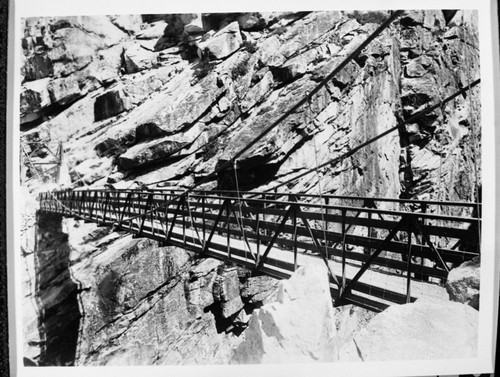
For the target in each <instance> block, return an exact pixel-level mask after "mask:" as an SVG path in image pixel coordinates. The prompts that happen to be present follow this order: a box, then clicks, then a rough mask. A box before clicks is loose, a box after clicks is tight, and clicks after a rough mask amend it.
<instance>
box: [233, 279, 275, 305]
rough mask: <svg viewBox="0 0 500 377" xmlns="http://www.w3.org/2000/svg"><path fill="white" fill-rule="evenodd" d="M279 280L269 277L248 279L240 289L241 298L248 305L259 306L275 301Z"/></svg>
mask: <svg viewBox="0 0 500 377" xmlns="http://www.w3.org/2000/svg"><path fill="white" fill-rule="evenodd" d="M278 287H279V280H277V279H274V278H272V277H270V276H266V275H263V276H255V277H250V278H248V279H247V280H246V281H245V283H244V284H243V287H242V288H241V297H242V298H243V300H244V301H245V302H248V303H249V304H253V305H257V306H261V305H265V304H267V303H270V302H273V301H276V294H277V292H278Z"/></svg>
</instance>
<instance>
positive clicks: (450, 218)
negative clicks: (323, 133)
mask: <svg viewBox="0 0 500 377" xmlns="http://www.w3.org/2000/svg"><path fill="white" fill-rule="evenodd" d="M64 192H65V191H59V193H64ZM82 192H84V193H85V192H87V191H82ZM89 192H103V193H105V192H113V191H107V190H95V191H91V190H89ZM115 192H126V191H124V190H117V191H115ZM133 192H135V193H137V194H153V195H154V194H155V193H154V192H153V191H133ZM193 196H194V197H196V195H191V197H193ZM199 197H200V198H201V197H205V198H209V199H218V200H226V199H229V200H235V199H238V197H234V196H222V195H221V196H217V195H203V196H199ZM243 200H245V201H251V202H255V203H263V204H280V205H292V204H295V205H300V206H306V207H309V208H321V209H326V210H329V209H331V210H339V211H358V212H364V213H371V214H381V215H392V216H417V217H420V218H425V219H429V220H444V221H452V222H470V223H472V222H475V221H481V219H480V218H475V217H457V216H448V215H435V214H429V213H421V212H419V213H412V212H404V211H393V210H381V209H376V208H366V207H352V206H339V205H330V204H328V205H326V204H316V203H304V202H292V201H279V202H278V201H276V200H268V199H254V198H243Z"/></svg>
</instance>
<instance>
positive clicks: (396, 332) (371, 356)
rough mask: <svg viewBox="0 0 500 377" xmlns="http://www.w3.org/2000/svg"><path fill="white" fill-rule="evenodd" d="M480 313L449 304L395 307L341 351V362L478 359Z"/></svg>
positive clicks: (422, 302) (423, 302) (430, 302)
mask: <svg viewBox="0 0 500 377" xmlns="http://www.w3.org/2000/svg"><path fill="white" fill-rule="evenodd" d="M477 330H478V312H477V311H476V310H474V309H472V308H471V307H470V306H468V305H464V304H460V303H456V302H451V301H445V300H418V301H416V302H414V303H411V304H405V305H393V306H391V307H389V308H388V309H386V310H385V311H384V312H382V313H380V314H378V315H377V316H375V317H374V318H373V319H372V320H371V321H370V322H369V323H368V325H367V326H366V327H365V328H364V329H362V330H361V331H359V332H358V333H357V334H356V335H354V337H353V338H352V340H351V341H350V342H347V343H346V344H345V345H344V346H343V347H342V348H341V349H340V351H339V361H387V360H426V359H450V358H454V359H462V358H473V357H476V353H477Z"/></svg>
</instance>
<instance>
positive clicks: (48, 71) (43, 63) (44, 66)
mask: <svg viewBox="0 0 500 377" xmlns="http://www.w3.org/2000/svg"><path fill="white" fill-rule="evenodd" d="M22 73H23V75H24V77H25V80H27V81H32V80H40V79H43V78H45V77H49V76H52V75H53V74H54V65H53V64H52V60H51V59H50V58H49V57H48V56H47V54H44V53H43V54H33V55H32V56H29V57H28V58H27V59H25V61H24V66H23V67H22Z"/></svg>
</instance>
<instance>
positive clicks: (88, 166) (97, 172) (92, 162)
mask: <svg viewBox="0 0 500 377" xmlns="http://www.w3.org/2000/svg"><path fill="white" fill-rule="evenodd" d="M112 170H113V161H112V160H111V159H110V158H91V159H87V160H84V161H82V162H81V163H79V164H78V165H76V166H75V167H74V169H73V170H72V171H70V173H69V174H70V176H71V181H72V182H75V181H81V182H83V183H84V184H91V183H94V182H95V181H97V180H99V179H101V178H104V177H107V176H108V175H109V174H110V173H111V171H112Z"/></svg>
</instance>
